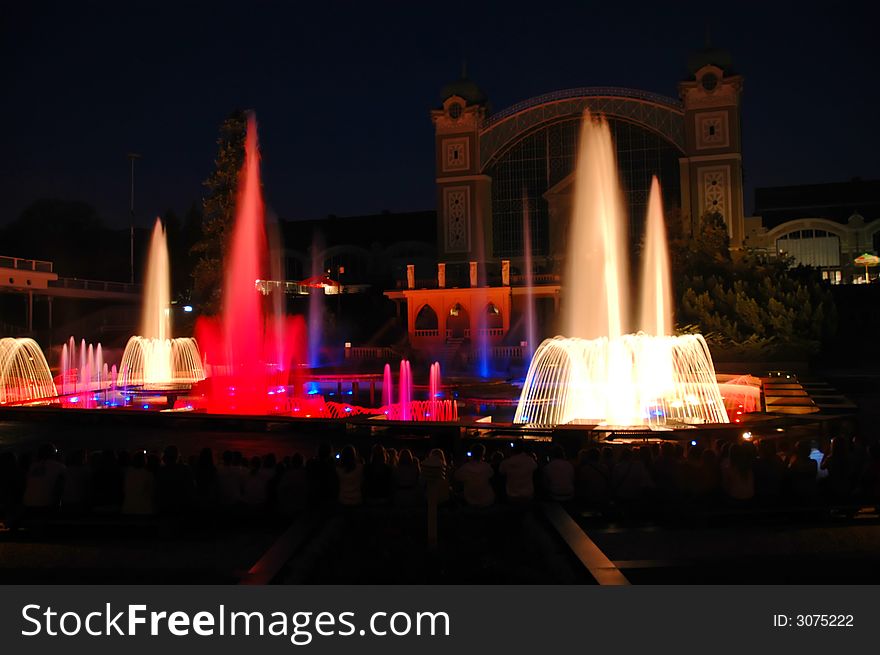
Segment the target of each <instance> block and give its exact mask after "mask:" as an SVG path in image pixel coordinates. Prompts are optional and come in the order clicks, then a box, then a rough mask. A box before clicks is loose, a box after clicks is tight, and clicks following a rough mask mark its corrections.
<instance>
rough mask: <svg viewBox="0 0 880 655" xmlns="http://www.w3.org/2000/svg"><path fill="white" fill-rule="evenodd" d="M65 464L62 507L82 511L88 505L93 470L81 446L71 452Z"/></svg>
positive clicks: (68, 510)
mask: <svg viewBox="0 0 880 655" xmlns="http://www.w3.org/2000/svg"><path fill="white" fill-rule="evenodd" d="M65 465H66V466H67V470H66V471H65V473H64V491H63V492H62V494H61V508H62V509H63V510H64V511H65V512H70V513H77V512H82V511H83V510H85V508H86V506H87V505H88V501H89V487H90V485H91V479H92V474H91V471H89V468H88V467H87V466H86V453H85V451H84V450H82V449H81V448H79V449H77V450H74V451H73V452H71V453H70V454H69V455H68V456H67V458H66V459H65Z"/></svg>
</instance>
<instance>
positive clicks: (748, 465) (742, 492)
mask: <svg viewBox="0 0 880 655" xmlns="http://www.w3.org/2000/svg"><path fill="white" fill-rule="evenodd" d="M753 450H754V447H753V446H752V444H748V443H744V444H733V445H731V447H730V464H729V465H728V466H726V467H724V468H723V469H722V471H721V484H722V487H723V488H724V494H725V496H727V498H729V499H730V500H731V501H733V502H735V503H743V502H746V501H749V500H752V498H754V497H755V474H754V471H753V470H752V460H753Z"/></svg>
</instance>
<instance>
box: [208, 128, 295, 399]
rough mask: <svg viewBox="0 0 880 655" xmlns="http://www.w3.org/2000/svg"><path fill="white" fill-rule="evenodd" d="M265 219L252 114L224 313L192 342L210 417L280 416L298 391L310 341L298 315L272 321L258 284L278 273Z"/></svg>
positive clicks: (225, 282) (271, 308)
mask: <svg viewBox="0 0 880 655" xmlns="http://www.w3.org/2000/svg"><path fill="white" fill-rule="evenodd" d="M265 217H266V209H265V205H264V202H263V193H262V190H261V185H260V154H259V148H258V144H257V123H256V119H255V117H254V116H253V114H251V115H250V116H249V117H248V123H247V135H246V137H245V158H244V165H243V167H242V170H241V173H240V174H239V181H238V197H237V202H236V211H235V224H234V226H233V230H232V237H231V241H230V243H229V249H228V252H227V260H226V262H225V264H226V265H225V270H224V278H223V303H222V312H221V314H220V316H219V317H216V318H202V319H200V320H199V321H198V322H197V325H196V339H197V341H198V343H199V346H200V348H201V351H202V356H203V357H204V361H205V364H206V366H207V367H209V369H210V373H209V375H210V379H209V380H207V381H206V382H205V383H204V387H203V388H204V390H205V393H206V399H207V407H208V411H210V412H217V413H235V414H267V413H274V412H278V411H285V410H286V407H285V404H286V403H287V398H286V397H287V391H286V387H287V385H289V384H293V388H294V389H298V388H300V386H301V385H300V384H298V381H297V380H295V379H292V374H291V372H292V371H293V372H294V373H295V372H296V371H298V370H299V369H300V367H301V366H302V364H303V363H304V357H305V352H306V349H307V345H306V344H307V341H308V337H307V335H306V330H305V323H304V321H303V319H302V317H299V316H296V317H282V316H276V315H275V314H276V312H277V308H276V307H275V306H274V305H273V303H272V302H271V300H270V299H269V298H268V297H267V296H264V295H263V294H261V293H260V292H259V291H258V289H257V285H256V282H257V280H265V279H267V278H269V277H270V275H269V274H270V272H271V271H272V269H273V268H277V267H272V266H271V265H270V262H269V249H268V245H267V239H266V226H265ZM282 398H283V400H282Z"/></svg>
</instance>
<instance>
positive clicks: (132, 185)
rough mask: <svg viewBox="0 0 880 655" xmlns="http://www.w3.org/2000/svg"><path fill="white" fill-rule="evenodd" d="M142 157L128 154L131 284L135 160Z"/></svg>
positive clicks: (131, 153)
mask: <svg viewBox="0 0 880 655" xmlns="http://www.w3.org/2000/svg"><path fill="white" fill-rule="evenodd" d="M140 158H141V155H139V154H138V153H136V152H130V153H128V160H129V161H130V162H131V203H130V205H129V219H128V237H129V263H130V264H131V283H132V284H134V160H135V159H140Z"/></svg>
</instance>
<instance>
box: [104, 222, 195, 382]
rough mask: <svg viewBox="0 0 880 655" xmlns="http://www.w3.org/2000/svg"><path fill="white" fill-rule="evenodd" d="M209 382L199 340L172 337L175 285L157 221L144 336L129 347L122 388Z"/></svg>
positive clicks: (121, 372) (124, 357)
mask: <svg viewBox="0 0 880 655" xmlns="http://www.w3.org/2000/svg"><path fill="white" fill-rule="evenodd" d="M203 379H205V372H204V370H203V368H202V362H201V357H200V356H199V348H198V345H197V344H196V341H195V339H192V338H189V337H182V338H177V339H173V338H171V283H170V265H169V260H168V242H167V239H166V236H165V228H164V227H163V226H162V221H161V220H159V219H158V218H157V219H156V225H155V226H154V227H153V235H152V238H151V240H150V251H149V255H148V257H147V275H146V278H145V280H144V298H143V307H142V311H141V333H140V335H137V336H133V337H131V338H130V339H129V340H128V343H127V344H126V345H125V352H124V353H123V355H122V364H121V366H120V369H119V373H118V377H117V383H118V385H119V386H123V387H127V386H129V385H146V386H148V387H158V386H163V385H168V384H193V383H195V382H198V381H199V380H203Z"/></svg>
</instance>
